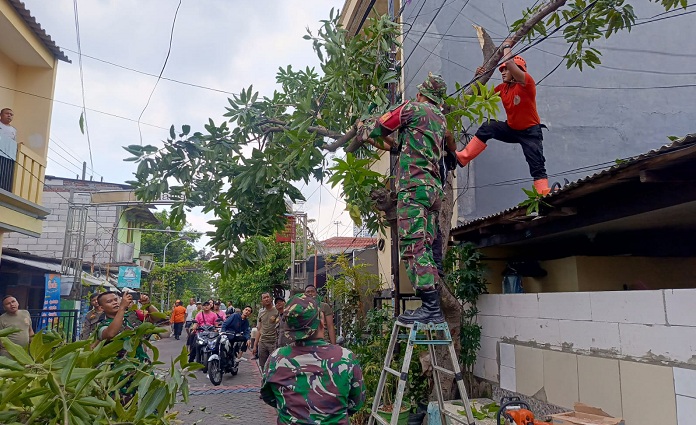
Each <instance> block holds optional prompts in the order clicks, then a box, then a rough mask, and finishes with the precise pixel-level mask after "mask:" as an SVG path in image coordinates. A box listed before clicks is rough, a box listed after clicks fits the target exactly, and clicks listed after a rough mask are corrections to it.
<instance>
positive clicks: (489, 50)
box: [260, 0, 566, 152]
mask: <svg viewBox="0 0 696 425" xmlns="http://www.w3.org/2000/svg"><path fill="white" fill-rule="evenodd" d="M565 3H566V0H551V1H549V2H548V3H547V4H545V5H543V6H541V7H540V8H539V10H538V11H537V12H536V13H535V14H533V15H532V16H530V17H529V19H527V21H526V22H525V23H524V24H522V26H521V27H520V29H518V30H517V31H516V32H515V33H514V34H512V35H511V36H510V37H509V40H511V41H512V42H513V43H514V44H517V42H518V41H520V40H522V39H523V38H524V37H525V36H526V35H527V34H528V33H529V31H531V30H532V28H534V26H535V25H536V24H538V23H539V22H541V20H542V19H544V18H545V17H547V16H548V15H550V14H552V13H553V12H555V11H556V10H558V9H559V8H561V7H562V6H563V5H565ZM474 28H475V29H476V34H477V36H478V39H479V43H480V44H481V52H482V53H483V57H484V62H483V68H484V69H488V72H486V73H485V74H483V75H481V76H479V77H478V78H476V79H474V80H473V81H478V82H480V83H481V84H486V83H487V82H488V80H490V79H491V76H492V75H493V73H494V72H495V70H496V68H497V66H496V65H497V64H498V62H500V59H502V58H503V49H502V45H501V46H498V47H496V46H495V43H493V40H492V39H491V36H490V35H488V33H487V32H486V30H485V29H483V28H481V27H479V26H477V25H474ZM464 94H466V95H471V94H473V89H472V86H471V85H469V87H467V88H466V90H465V91H464ZM266 124H272V125H273V126H272V127H266V128H264V127H263V126H264V125H266ZM356 124H357V122H356V123H355V124H353V126H352V127H351V128H350V130H348V132H346V133H345V134H343V133H339V132H336V131H333V130H329V129H328V128H325V127H321V126H312V127H308V128H307V131H309V132H310V133H314V134H317V135H319V136H322V137H328V138H329V139H333V140H334V142H332V143H326V144H324V145H323V146H322V149H324V150H326V151H329V152H335V151H336V150H338V148H340V147H343V146H345V145H346V144H348V142H350V144H349V145H348V147H346V149H345V150H346V152H355V151H356V150H358V148H360V146H362V145H363V143H364V142H358V141H356V140H355V139H354V138H355V135H356V134H357V126H356ZM260 125H261V127H262V131H263V133H264V134H269V133H280V132H283V131H286V130H289V129H290V128H289V126H288V123H286V122H284V121H281V120H278V119H274V118H268V119H266V120H264V121H262V122H261V123H260Z"/></svg>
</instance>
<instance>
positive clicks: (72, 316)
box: [29, 310, 79, 342]
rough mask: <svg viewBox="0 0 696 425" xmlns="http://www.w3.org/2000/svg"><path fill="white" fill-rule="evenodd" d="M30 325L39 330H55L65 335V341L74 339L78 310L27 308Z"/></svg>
mask: <svg viewBox="0 0 696 425" xmlns="http://www.w3.org/2000/svg"><path fill="white" fill-rule="evenodd" d="M29 315H30V316H31V327H32V329H34V330H35V331H36V332H39V331H40V330H44V329H47V330H55V331H57V332H60V333H62V334H63V336H65V340H66V341H70V342H73V341H76V340H77V338H78V334H77V321H78V317H79V310H29Z"/></svg>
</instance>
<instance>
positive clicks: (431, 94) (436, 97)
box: [418, 72, 447, 105]
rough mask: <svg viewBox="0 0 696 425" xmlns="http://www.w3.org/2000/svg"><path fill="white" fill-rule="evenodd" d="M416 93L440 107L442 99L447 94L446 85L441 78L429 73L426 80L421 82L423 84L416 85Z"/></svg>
mask: <svg viewBox="0 0 696 425" xmlns="http://www.w3.org/2000/svg"><path fill="white" fill-rule="evenodd" d="M418 92H419V93H420V94H422V95H423V96H425V97H427V98H428V99H430V100H432V101H433V102H435V103H436V104H437V105H441V104H442V102H443V100H442V99H443V98H444V97H445V96H446V94H447V83H445V80H443V79H442V77H441V76H439V75H436V74H433V73H432V72H429V73H428V78H426V79H425V81H423V84H419V85H418Z"/></svg>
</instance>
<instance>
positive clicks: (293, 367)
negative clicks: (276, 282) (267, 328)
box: [261, 294, 365, 425]
mask: <svg viewBox="0 0 696 425" xmlns="http://www.w3.org/2000/svg"><path fill="white" fill-rule="evenodd" d="M321 314H322V313H321V311H320V309H319V306H318V304H317V302H316V300H315V299H314V298H312V297H309V296H307V295H304V294H299V295H295V296H294V297H293V298H292V299H290V302H289V303H288V305H287V306H286V307H285V312H284V318H285V334H286V336H287V337H288V338H290V339H292V340H293V341H294V343H293V344H292V345H289V346H286V347H280V348H278V349H277V350H275V351H274V352H273V354H271V356H270V357H269V358H268V362H267V363H266V367H265V369H264V373H263V385H262V387H261V398H262V399H263V401H264V402H266V403H267V404H269V405H271V406H273V407H275V408H276V409H277V410H278V423H279V424H322V425H331V424H341V425H348V424H349V423H350V420H349V418H348V417H349V416H350V415H352V414H354V413H356V412H357V411H358V410H359V409H360V408H361V407H362V405H363V403H364V402H365V384H364V383H363V379H362V370H361V369H360V365H359V364H358V362H357V360H356V358H355V355H354V354H353V353H352V352H351V351H350V350H348V349H346V348H343V347H340V346H338V345H333V344H329V343H327V342H326V341H324V325H323V321H322V317H321Z"/></svg>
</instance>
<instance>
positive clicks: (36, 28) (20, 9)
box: [8, 0, 71, 63]
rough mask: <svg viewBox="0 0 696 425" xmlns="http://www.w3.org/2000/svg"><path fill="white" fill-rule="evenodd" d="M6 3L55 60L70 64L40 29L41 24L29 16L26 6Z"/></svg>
mask: <svg viewBox="0 0 696 425" xmlns="http://www.w3.org/2000/svg"><path fill="white" fill-rule="evenodd" d="M8 1H9V2H10V4H11V5H12V7H14V8H15V10H16V11H17V13H19V16H21V17H22V19H24V22H26V23H27V25H28V26H29V28H30V29H31V30H32V31H33V32H34V34H36V36H37V37H39V39H40V40H41V42H42V43H43V45H44V46H46V48H47V49H48V50H50V51H51V53H53V55H54V56H55V57H56V58H58V59H60V60H62V61H65V62H68V63H71V61H70V59H68V57H67V56H66V55H65V53H63V51H62V50H60V47H58V46H57V45H56V43H55V42H54V41H53V40H52V39H51V36H50V35H48V34H46V31H44V29H43V28H41V24H39V23H38V22H36V19H35V18H34V17H33V16H31V13H30V12H29V10H28V9H27V8H26V6H24V3H22V2H21V1H19V0H8Z"/></svg>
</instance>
